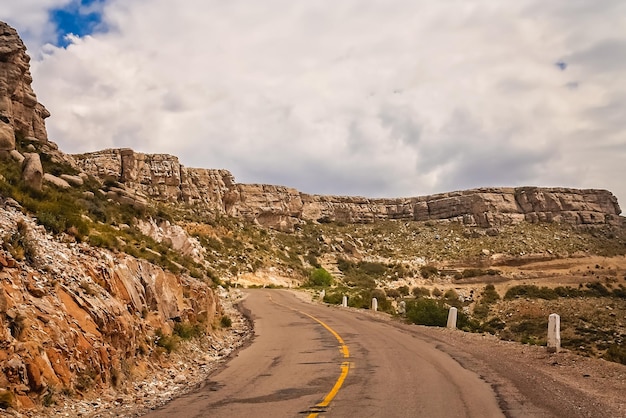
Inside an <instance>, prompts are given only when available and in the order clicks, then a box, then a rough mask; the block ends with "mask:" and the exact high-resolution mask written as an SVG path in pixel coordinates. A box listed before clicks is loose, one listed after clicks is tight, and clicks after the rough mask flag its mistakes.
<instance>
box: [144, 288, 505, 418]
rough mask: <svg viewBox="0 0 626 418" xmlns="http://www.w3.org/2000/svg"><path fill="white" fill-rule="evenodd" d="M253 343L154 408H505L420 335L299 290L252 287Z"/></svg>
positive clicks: (182, 411)
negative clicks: (311, 299)
mask: <svg viewBox="0 0 626 418" xmlns="http://www.w3.org/2000/svg"><path fill="white" fill-rule="evenodd" d="M243 306H244V307H245V309H247V310H249V311H250V313H251V317H252V319H253V320H254V328H255V336H254V340H253V342H252V344H251V345H250V346H248V347H247V348H245V349H243V350H241V351H240V352H239V353H238V355H237V357H236V358H234V359H232V360H231V361H230V362H228V363H227V365H226V366H225V367H224V368H223V369H221V370H219V371H218V372H217V373H215V374H214V375H213V376H212V378H211V381H210V382H208V384H207V385H206V386H205V387H204V388H202V389H200V390H198V391H197V392H194V393H191V394H188V395H186V396H183V397H181V398H178V399H176V400H174V401H172V402H170V403H169V404H167V405H165V406H164V407H163V408H161V409H158V410H155V411H152V412H151V413H150V414H148V415H146V416H147V417H152V418H156V417H180V418H183V417H185V418H187V417H255V418H256V417H308V418H314V417H318V416H319V417H324V416H328V417H350V416H352V417H357V416H358V417H384V416H387V417H499V416H504V415H503V414H502V412H501V410H500V408H499V407H498V402H497V400H496V396H495V394H494V392H493V390H492V389H491V387H490V386H489V385H488V384H487V383H485V382H484V381H483V380H481V379H480V378H479V376H478V375H476V374H474V373H472V372H470V371H468V370H466V369H464V368H463V367H462V366H461V365H460V364H459V363H457V362H456V361H455V360H453V359H452V358H451V357H450V356H449V355H447V354H445V353H443V352H442V351H439V350H437V349H436V348H435V346H434V345H433V344H432V343H429V342H425V341H424V340H422V339H420V337H419V335H418V334H415V333H412V332H410V331H407V330H406V329H403V328H401V327H393V326H389V325H388V324H386V323H383V322H380V321H376V320H374V318H373V317H372V315H369V314H365V313H363V312H357V311H354V310H351V309H350V310H349V309H340V308H337V307H329V306H324V305H317V304H310V303H305V302H302V301H301V300H299V299H298V298H296V297H295V295H294V294H293V293H290V292H287V291H277V290H262V289H259V290H251V291H249V292H248V296H247V298H246V299H245V301H244V302H243Z"/></svg>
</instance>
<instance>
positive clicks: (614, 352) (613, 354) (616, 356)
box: [602, 344, 626, 364]
mask: <svg viewBox="0 0 626 418" xmlns="http://www.w3.org/2000/svg"><path fill="white" fill-rule="evenodd" d="M602 358H604V359H605V360H608V361H613V362H615V363H621V364H626V347H624V346H623V345H621V344H612V345H611V346H610V347H609V349H608V350H606V353H604V355H603V356H602Z"/></svg>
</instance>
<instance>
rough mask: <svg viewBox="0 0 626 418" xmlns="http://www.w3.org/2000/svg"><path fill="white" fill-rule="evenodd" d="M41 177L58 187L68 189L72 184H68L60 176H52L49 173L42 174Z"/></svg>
mask: <svg viewBox="0 0 626 418" xmlns="http://www.w3.org/2000/svg"><path fill="white" fill-rule="evenodd" d="M43 179H44V180H45V181H46V182H47V183H50V184H52V185H54V186H56V187H58V188H60V189H69V188H70V187H72V186H70V184H69V183H68V182H67V181H65V180H63V179H62V178H59V177H57V176H54V175H52V174H50V173H46V174H44V176H43Z"/></svg>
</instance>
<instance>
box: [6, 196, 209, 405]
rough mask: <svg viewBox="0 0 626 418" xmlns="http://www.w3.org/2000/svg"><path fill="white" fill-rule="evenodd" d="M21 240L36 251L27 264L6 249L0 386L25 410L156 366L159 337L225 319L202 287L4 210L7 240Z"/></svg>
mask: <svg viewBox="0 0 626 418" xmlns="http://www.w3.org/2000/svg"><path fill="white" fill-rule="evenodd" d="M18 225H19V227H18ZM18 228H19V230H18ZM17 233H20V234H22V235H24V236H25V239H24V242H28V245H29V246H32V247H29V248H31V250H29V252H28V254H27V257H26V259H25V260H22V261H17V260H15V259H14V258H13V257H12V255H11V254H10V253H9V252H8V251H5V250H2V249H0V387H1V388H6V389H7V390H8V391H9V392H10V393H11V394H12V395H11V396H13V399H14V406H16V407H18V408H23V407H31V406H32V405H33V404H36V403H41V402H42V400H43V398H44V397H45V396H46V394H48V393H50V392H51V391H52V392H54V391H56V392H58V391H61V390H68V391H72V392H79V393H80V392H84V391H87V390H89V389H93V388H102V387H107V386H112V385H115V384H117V383H119V380H120V379H122V378H120V376H123V375H124V373H125V372H126V371H128V370H129V368H130V369H132V368H134V367H138V368H144V369H145V368H146V367H147V368H150V367H155V366H156V367H158V364H159V360H158V356H156V355H157V354H158V353H157V351H158V348H157V347H156V345H155V344H154V339H155V330H157V329H161V330H163V332H164V333H165V334H167V333H168V332H169V331H170V330H171V327H172V326H173V325H174V324H175V323H176V322H190V323H192V324H200V325H202V326H204V327H205V329H206V330H207V331H209V332H210V331H211V326H212V324H213V323H214V320H215V317H216V315H217V314H218V313H219V312H221V307H220V305H219V303H218V298H217V296H216V295H215V294H214V293H213V290H212V289H211V288H210V287H209V286H208V285H206V284H205V283H202V282H199V281H197V280H195V279H191V278H188V277H185V276H179V275H174V274H172V273H169V272H166V271H164V270H162V269H161V268H159V267H156V266H154V265H152V264H149V263H148V262H145V261H142V260H137V259H134V258H132V257H130V256H127V255H124V254H112V253H110V252H106V251H103V250H98V249H94V248H91V247H89V246H87V245H85V244H69V245H68V244H63V243H60V242H57V241H54V240H53V239H52V238H51V237H50V236H48V235H47V234H46V233H45V231H44V230H43V228H42V227H40V226H36V223H35V222H34V220H32V219H29V218H26V217H24V215H23V214H22V213H21V212H20V211H18V210H17V209H15V208H12V207H4V208H2V207H0V236H2V237H5V239H4V241H5V242H6V241H7V239H6V238H7V237H10V236H14V235H15V234H17ZM33 254H34V255H33ZM155 356H156V357H155Z"/></svg>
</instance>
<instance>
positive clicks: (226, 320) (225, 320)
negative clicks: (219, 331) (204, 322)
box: [220, 315, 233, 328]
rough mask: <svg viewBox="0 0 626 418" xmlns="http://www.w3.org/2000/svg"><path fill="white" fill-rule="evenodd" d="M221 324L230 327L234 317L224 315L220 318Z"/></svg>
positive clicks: (223, 326)
mask: <svg viewBox="0 0 626 418" xmlns="http://www.w3.org/2000/svg"><path fill="white" fill-rule="evenodd" d="M220 326H221V327H222V328H230V327H232V326H233V321H232V319H230V317H229V316H228V315H224V316H222V318H221V319H220Z"/></svg>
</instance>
